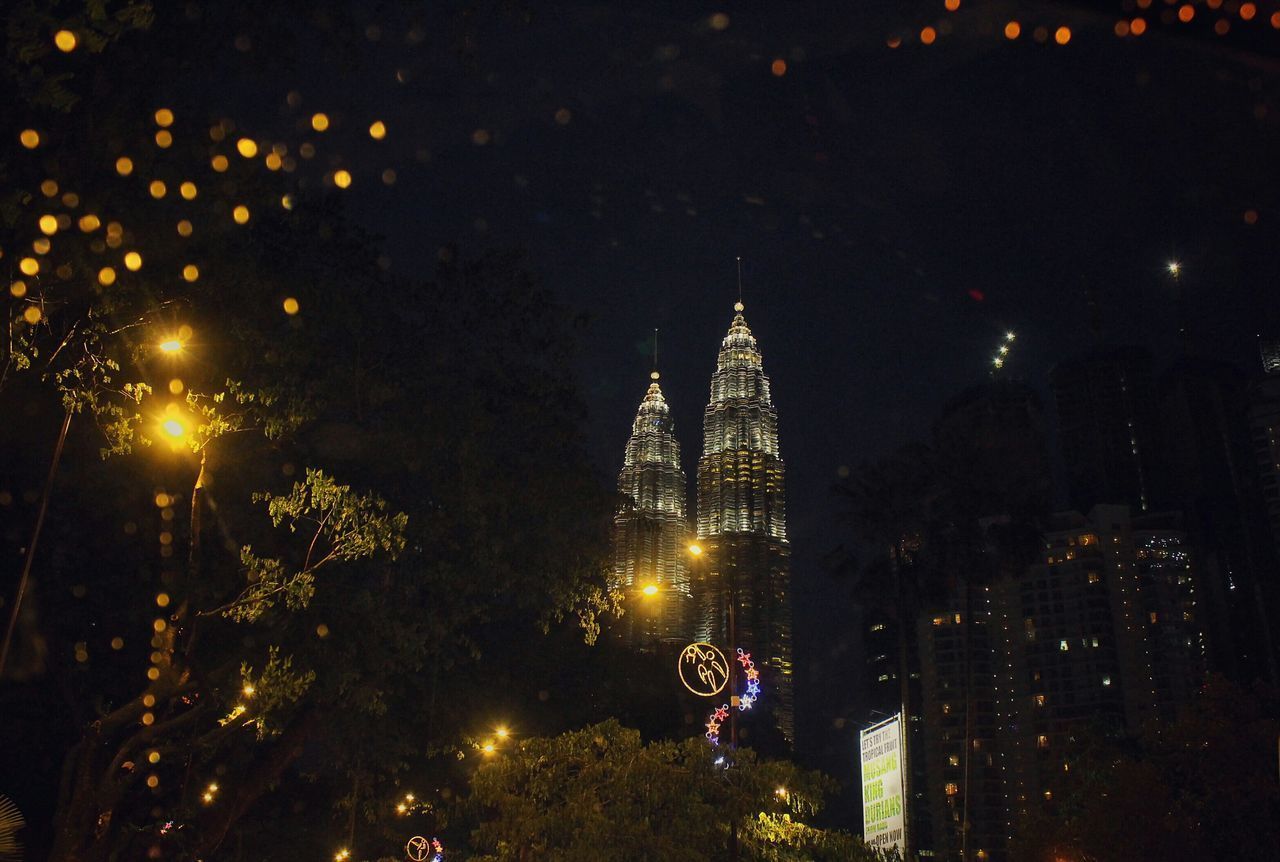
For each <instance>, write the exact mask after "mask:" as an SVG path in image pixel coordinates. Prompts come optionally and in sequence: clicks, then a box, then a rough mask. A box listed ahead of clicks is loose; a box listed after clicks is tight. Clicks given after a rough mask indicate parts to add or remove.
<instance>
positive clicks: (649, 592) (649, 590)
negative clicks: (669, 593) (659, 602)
mask: <svg viewBox="0 0 1280 862" xmlns="http://www.w3.org/2000/svg"><path fill="white" fill-rule="evenodd" d="M640 592H642V593H644V594H645V595H646V596H656V595H657V594H658V585H657V584H645V585H644V587H643V589H641V590H640Z"/></svg>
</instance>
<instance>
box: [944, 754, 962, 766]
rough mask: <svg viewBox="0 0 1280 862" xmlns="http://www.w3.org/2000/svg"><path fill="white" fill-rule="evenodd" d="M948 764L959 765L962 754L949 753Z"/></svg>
mask: <svg viewBox="0 0 1280 862" xmlns="http://www.w3.org/2000/svg"><path fill="white" fill-rule="evenodd" d="M947 765H948V766H959V765H960V755H958V754H950V755H947Z"/></svg>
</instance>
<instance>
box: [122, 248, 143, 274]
mask: <svg viewBox="0 0 1280 862" xmlns="http://www.w3.org/2000/svg"><path fill="white" fill-rule="evenodd" d="M124 266H125V269H127V270H129V271H130V272H137V271H138V270H140V269H142V255H140V254H138V253H137V252H136V251H131V252H128V253H127V254H126V255H125V256H124Z"/></svg>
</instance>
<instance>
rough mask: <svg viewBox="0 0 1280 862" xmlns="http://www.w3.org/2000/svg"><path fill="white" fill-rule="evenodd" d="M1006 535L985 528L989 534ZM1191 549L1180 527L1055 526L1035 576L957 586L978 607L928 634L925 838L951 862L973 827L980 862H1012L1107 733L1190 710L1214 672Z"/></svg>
mask: <svg viewBox="0 0 1280 862" xmlns="http://www.w3.org/2000/svg"><path fill="white" fill-rule="evenodd" d="M1008 523H1009V522H1008V519H998V518H991V519H985V520H984V522H983V532H984V533H985V534H986V536H987V537H988V538H990V537H992V536H994V535H996V533H997V532H998V531H999V530H1000V529H1001V528H1002V527H1003V526H1007V524H1008ZM1188 545H1189V543H1188V536H1187V533H1186V531H1185V530H1184V529H1183V528H1182V526H1181V522H1180V516H1178V515H1173V514H1169V515H1165V514H1159V515H1145V516H1139V517H1136V518H1135V517H1132V516H1131V514H1130V510H1129V507H1127V506H1097V507H1095V508H1094V509H1093V510H1092V511H1091V512H1090V513H1089V515H1088V516H1087V517H1086V516H1084V515H1081V514H1079V513H1078V512H1062V513H1058V514H1054V515H1051V516H1049V518H1048V519H1047V521H1046V522H1045V524H1044V531H1043V542H1042V544H1041V545H1040V551H1039V553H1040V557H1039V559H1038V560H1037V561H1035V562H1033V563H1031V564H1030V565H1021V566H1019V565H1013V564H1010V563H1009V562H1002V561H1001V560H999V559H989V560H988V563H991V564H994V565H988V566H982V565H979V566H976V567H975V571H974V572H973V573H969V572H965V573H957V574H963V575H964V577H963V578H961V579H960V582H961V583H964V582H965V581H969V580H970V579H972V582H971V583H968V584H967V587H968V590H967V595H966V590H965V589H963V588H956V589H954V590H953V591H952V592H953V594H952V595H951V596H949V597H948V598H947V600H946V601H945V602H943V603H939V604H938V605H937V606H936V608H935V609H934V610H933V611H932V612H930V613H928V614H925V615H923V616H922V617H921V618H920V619H919V620H918V622H917V634H918V640H919V651H920V666H921V690H922V718H923V722H924V734H923V735H924V737H925V744H924V751H923V752H921V754H922V756H923V757H924V760H925V763H926V764H927V776H928V777H927V783H926V794H927V799H926V804H927V807H928V809H929V812H930V816H929V818H928V819H929V822H930V823H931V824H932V828H933V835H932V836H922V838H923V839H924V840H928V838H929V837H931V838H932V842H933V846H934V848H935V849H936V850H937V851H938V852H940V853H942V854H944V855H945V854H946V853H948V852H955V851H958V849H959V847H960V842H961V834H962V823H963V821H964V818H965V816H966V813H967V817H968V822H969V829H968V847H967V850H968V853H969V857H970V858H972V857H973V856H974V855H975V854H976V852H977V851H978V850H983V851H985V852H986V854H987V858H990V859H992V860H1006V859H1009V858H1010V857H1009V850H1008V842H1010V841H1011V840H1012V839H1013V837H1014V836H1015V835H1016V834H1017V832H1018V831H1019V829H1020V828H1022V825H1023V824H1024V823H1025V822H1026V818H1027V817H1028V816H1030V815H1033V814H1035V813H1037V812H1043V813H1044V814H1046V815H1048V816H1049V817H1054V816H1057V815H1058V814H1059V813H1060V812H1059V810H1058V809H1057V808H1056V805H1057V804H1058V802H1059V801H1060V800H1061V799H1063V798H1064V796H1065V793H1064V791H1065V790H1066V788H1067V778H1068V773H1069V771H1070V767H1071V764H1072V763H1073V761H1074V760H1075V759H1076V758H1077V757H1078V756H1079V755H1080V754H1081V753H1082V752H1083V750H1084V748H1085V747H1086V746H1087V745H1088V744H1089V741H1090V739H1091V738H1092V736H1093V735H1094V734H1095V733H1096V730H1097V728H1098V726H1099V725H1103V726H1110V727H1111V728H1113V729H1115V730H1116V731H1120V732H1124V733H1128V734H1136V733H1137V732H1138V731H1139V730H1141V729H1144V728H1147V727H1149V726H1151V724H1152V723H1156V724H1159V723H1167V722H1170V721H1172V720H1174V718H1176V714H1177V711H1178V710H1179V708H1181V707H1184V706H1186V705H1187V704H1188V703H1189V702H1190V701H1191V699H1192V697H1193V696H1194V694H1195V692H1196V690H1197V689H1198V687H1199V685H1200V684H1201V682H1202V680H1203V678H1204V673H1205V660H1204V641H1203V637H1202V634H1201V629H1200V620H1199V615H1198V606H1197V598H1198V597H1197V592H1196V572H1195V570H1194V567H1193V558H1192V555H1191V553H1190V551H1189V548H1188ZM993 553H994V554H997V556H998V552H995V551H988V554H993ZM984 568H987V569H988V570H991V571H995V572H998V574H997V575H996V576H995V577H993V578H991V579H989V580H987V579H984V578H983V576H982V574H981V571H982V570H983V569H984ZM966 615H967V616H966Z"/></svg>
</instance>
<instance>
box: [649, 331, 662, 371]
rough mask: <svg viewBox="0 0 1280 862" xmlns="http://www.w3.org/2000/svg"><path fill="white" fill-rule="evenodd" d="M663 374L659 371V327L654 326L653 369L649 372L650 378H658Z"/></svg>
mask: <svg viewBox="0 0 1280 862" xmlns="http://www.w3.org/2000/svg"><path fill="white" fill-rule="evenodd" d="M661 376H662V375H661V374H659V373H658V327H656V326H655V327H654V328H653V370H652V371H650V372H649V379H650V380H657V379H658V378H659V377H661Z"/></svg>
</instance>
